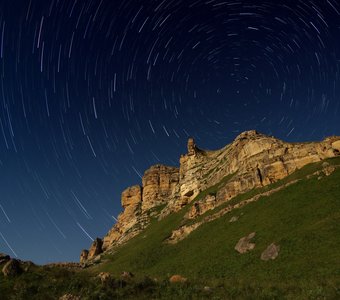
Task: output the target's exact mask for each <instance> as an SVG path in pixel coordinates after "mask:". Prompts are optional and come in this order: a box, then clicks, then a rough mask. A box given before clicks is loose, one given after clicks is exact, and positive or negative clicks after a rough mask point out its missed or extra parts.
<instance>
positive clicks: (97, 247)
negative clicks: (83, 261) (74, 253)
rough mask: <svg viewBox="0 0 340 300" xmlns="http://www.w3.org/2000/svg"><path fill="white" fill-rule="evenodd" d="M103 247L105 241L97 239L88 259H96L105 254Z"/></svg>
mask: <svg viewBox="0 0 340 300" xmlns="http://www.w3.org/2000/svg"><path fill="white" fill-rule="evenodd" d="M102 247H103V241H102V240H101V239H100V238H96V239H95V240H94V241H93V243H92V245H91V248H90V250H89V252H88V256H87V259H94V258H95V257H97V256H98V255H99V254H101V253H103V248H102ZM84 254H85V253H84Z"/></svg>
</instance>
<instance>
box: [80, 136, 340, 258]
mask: <svg viewBox="0 0 340 300" xmlns="http://www.w3.org/2000/svg"><path fill="white" fill-rule="evenodd" d="M336 156H340V137H335V136H334V137H329V138H326V139H325V140H323V141H321V142H310V143H287V142H284V141H281V140H279V139H276V138H274V137H271V136H266V135H263V134H261V133H258V132H256V131H254V130H252V131H247V132H243V133H241V134H240V135H239V136H237V137H236V139H235V140H234V141H233V142H232V143H231V144H229V145H227V146H225V147H224V148H222V149H220V150H216V151H206V150H201V149H199V148H198V147H197V146H196V144H195V141H194V139H192V138H190V139H189V140H188V144H187V154H185V155H182V156H181V158H180V166H179V168H176V167H169V166H163V165H155V166H152V167H151V168H150V169H148V170H147V171H145V173H144V176H143V178H142V186H139V185H136V186H132V187H129V188H127V189H126V190H125V191H123V193H122V196H121V203H122V206H123V209H124V210H123V212H122V213H121V214H120V215H119V217H118V221H117V223H116V224H115V225H114V226H113V228H112V229H111V230H110V231H109V232H108V234H107V235H106V236H105V237H104V238H103V243H102V245H101V250H102V251H104V252H105V251H108V250H110V249H111V248H113V247H114V246H116V245H119V244H122V243H124V242H126V241H128V240H129V239H131V238H132V237H134V236H136V235H137V234H139V233H140V232H141V231H143V229H144V228H145V227H147V226H148V224H149V223H150V220H151V218H159V219H161V218H164V217H165V216H167V215H168V214H170V213H172V212H176V211H178V210H180V209H182V208H183V207H184V206H186V205H187V204H189V203H191V202H193V201H194V202H195V203H194V204H193V206H192V207H191V209H190V210H189V212H188V213H187V214H186V218H189V219H195V218H197V217H198V216H200V215H203V214H205V213H206V212H207V211H208V210H211V209H214V208H215V207H217V206H219V205H221V204H223V203H225V202H227V201H229V200H231V199H232V198H234V197H235V196H237V195H239V194H241V193H245V192H247V191H249V190H251V189H254V188H258V187H263V186H266V185H269V184H271V183H274V182H276V181H278V180H281V179H283V178H285V177H286V176H288V175H290V174H292V173H293V172H294V171H296V170H297V169H300V168H302V167H303V166H305V165H307V164H310V163H314V162H319V161H322V160H325V159H327V158H332V157H336ZM333 171H334V168H333V167H332V166H326V165H325V166H324V174H325V175H330V174H331V173H332V172H333ZM212 187H214V189H213V191H212V192H211V193H208V194H207V196H206V197H203V198H202V197H200V199H199V200H196V199H195V198H196V197H197V196H198V195H199V194H200V193H201V192H202V191H205V190H207V189H208V188H210V189H211V188H212ZM198 226H199V225H196V224H193V225H191V227H192V228H188V227H185V226H183V227H181V228H179V229H178V230H176V231H174V232H173V236H172V237H170V238H169V242H171V241H175V240H177V241H178V240H181V239H182V238H183V236H186V235H187V234H189V232H191V231H192V229H193V228H197V227H198ZM189 229H190V230H191V231H190V230H189ZM181 234H182V235H183V236H180V235H181ZM172 238H173V239H172ZM99 244H100V241H99V240H97V245H99ZM92 248H93V247H92ZM92 248H91V249H92ZM97 250H98V249H97ZM93 253H94V254H93V255H92V253H91V250H90V252H89V253H88V254H86V253H85V252H83V254H82V256H81V260H82V262H84V261H86V260H88V259H90V260H91V259H93V258H94V256H95V255H98V254H99V253H98V251H94V252H93Z"/></svg>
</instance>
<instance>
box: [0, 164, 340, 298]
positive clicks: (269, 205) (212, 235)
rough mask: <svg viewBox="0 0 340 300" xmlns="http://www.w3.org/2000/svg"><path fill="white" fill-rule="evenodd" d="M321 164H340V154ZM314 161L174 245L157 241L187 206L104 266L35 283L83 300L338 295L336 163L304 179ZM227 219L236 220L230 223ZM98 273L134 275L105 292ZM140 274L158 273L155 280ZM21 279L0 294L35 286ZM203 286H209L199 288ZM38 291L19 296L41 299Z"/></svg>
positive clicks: (1, 287)
mask: <svg viewBox="0 0 340 300" xmlns="http://www.w3.org/2000/svg"><path fill="white" fill-rule="evenodd" d="M328 162H329V163H330V164H334V165H340V158H336V159H331V160H328ZM321 165H322V163H317V164H312V165H309V166H306V167H305V168H303V169H301V170H299V171H297V172H296V173H294V174H293V175H291V176H290V177H289V178H286V179H285V180H283V181H281V182H278V183H275V184H273V185H272V186H268V187H265V188H262V189H258V190H254V191H251V192H249V193H246V194H244V195H240V196H239V197H237V198H236V199H234V200H232V201H233V202H234V203H235V202H238V201H241V200H244V199H247V198H249V197H251V196H253V195H255V194H257V193H259V192H263V191H268V190H270V189H272V188H275V187H278V186H280V185H283V184H284V183H287V182H289V181H290V180H295V179H300V181H298V182H297V183H295V184H292V185H290V186H288V187H286V188H284V189H282V190H280V191H278V192H276V193H274V194H272V195H271V196H268V197H261V198H260V199H259V200H258V201H256V202H253V203H250V204H248V205H246V206H244V207H242V208H240V209H236V210H234V211H232V212H231V213H229V214H226V215H224V216H223V217H221V218H219V219H217V220H215V221H212V222H210V223H206V224H203V225H202V226H200V227H199V228H198V229H197V230H195V231H193V232H192V233H191V234H190V235H189V236H188V237H187V238H186V239H184V240H182V241H180V242H179V243H177V244H175V245H169V244H166V243H164V240H166V239H167V238H168V237H169V236H170V235H171V232H172V230H174V229H177V228H178V227H179V226H181V225H182V224H183V216H184V214H185V213H186V211H187V210H188V209H189V207H186V208H184V209H183V210H182V211H180V212H178V213H175V214H172V215H169V216H168V217H166V218H165V219H163V220H161V221H157V220H153V222H152V223H151V225H150V226H149V227H148V228H147V229H146V230H145V231H144V232H143V233H141V234H140V235H139V236H137V237H135V238H134V239H132V240H130V241H129V242H128V243H127V244H125V245H122V246H120V247H117V248H116V249H114V253H113V254H107V255H105V256H104V257H103V258H102V261H103V263H101V264H99V265H96V266H95V267H92V268H90V269H88V270H86V271H85V273H84V271H82V272H80V273H67V274H66V275H65V278H69V279H68V280H67V282H66V283H65V282H64V281H63V280H61V279H60V278H59V277H58V276H57V279H53V276H54V275H53V274H52V275H51V274H49V275H48V276H46V278H45V279H44V276H40V277H39V278H40V279H39V281H40V284H41V285H42V286H44V284H45V283H44V282H51V281H52V282H53V280H54V281H55V282H56V284H55V285H56V286H57V287H58V288H57V291H56V292H55V293H54V294H53V295H60V294H61V293H62V292H63V293H67V292H69V291H72V292H73V293H75V294H78V295H82V299H115V298H124V299H175V298H176V299H206V298H207V299H208V298H210V299H211V298H212V299H339V298H340V251H339V247H340V168H338V169H337V170H336V171H335V172H334V173H333V174H332V175H330V176H328V177H326V176H322V178H321V179H320V178H318V177H319V175H315V176H311V177H310V178H307V175H308V174H312V173H314V172H315V171H317V170H319V169H322V167H321ZM221 208H223V206H221V207H220V208H217V209H215V211H213V212H216V211H218V210H219V209H221ZM213 212H209V213H208V214H211V213H213ZM233 216H238V217H239V219H238V221H236V222H234V223H230V222H229V220H230V219H231V217H233ZM251 232H256V236H255V238H254V240H253V241H254V242H255V244H256V246H255V249H254V250H252V251H250V252H248V253H245V254H239V253H238V252H236V251H235V250H234V247H235V245H236V243H237V242H238V240H239V239H240V238H241V237H244V236H246V235H248V234H249V233H251ZM273 242H275V243H276V244H278V245H280V248H281V250H280V253H279V256H278V257H277V259H276V260H273V261H262V260H261V259H260V256H261V253H262V252H263V251H264V250H265V249H266V247H267V246H268V245H269V244H271V243H273ZM102 271H106V272H110V273H111V274H112V275H113V276H115V277H116V278H118V276H119V274H120V273H121V272H122V271H130V272H132V273H134V274H136V279H135V281H134V283H133V284H132V285H130V286H129V285H128V286H127V287H125V288H122V289H119V288H118V289H117V288H116V289H114V290H112V289H111V290H108V289H107V287H101V286H100V285H98V284H99V283H98V280H97V281H94V280H93V279H91V278H93V277H94V276H95V275H96V274H98V273H99V272H102ZM37 272H38V271H37ZM56 272H57V271H56ZM58 272H60V271H58ZM85 274H86V275H85ZM173 274H181V275H183V276H185V277H187V278H188V283H186V284H182V285H171V284H169V283H168V282H167V281H166V280H167V278H169V277H170V276H171V275H173ZM22 276H27V277H29V276H31V277H32V276H33V275H32V274H31V275H28V274H27V275H22ZM34 276H38V275H34ZM34 276H33V277H34ZM145 276H149V277H151V278H157V282H156V283H155V282H154V281H152V280H149V279H145ZM23 278H24V277H21V278H20V277H19V278H17V279H5V278H3V277H2V275H0V299H16V298H10V297H8V298H6V297H5V296H3V298H1V295H8V294H9V293H10V292H13V288H14V286H15V284H17V285H18V283H17V282H19V281H20V280H21V281H24V282H25V284H26V285H28V286H30V288H31V289H33V290H34V289H36V287H35V280H34V279H32V278H31V279H30V278H28V279H23ZM63 282H64V283H63ZM45 285H46V286H48V283H46V284H45ZM204 286H209V287H210V290H209V291H206V290H204V289H203V287H204ZM19 290H20V289H19ZM6 291H7V292H6ZM91 291H93V293H92V295H91ZM44 293H48V288H46V289H45V290H44V288H41V293H40V294H41V295H43V294H44ZM38 294H39V293H36V294H31V298H24V297H22V298H18V299H43V298H39V297H38V296H36V295H38ZM32 295H34V296H32ZM35 297H36V298H35ZM46 299H54V298H53V297H52V298H46Z"/></svg>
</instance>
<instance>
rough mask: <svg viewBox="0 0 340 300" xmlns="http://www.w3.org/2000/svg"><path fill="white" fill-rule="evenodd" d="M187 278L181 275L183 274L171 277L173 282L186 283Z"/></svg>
mask: <svg viewBox="0 0 340 300" xmlns="http://www.w3.org/2000/svg"><path fill="white" fill-rule="evenodd" d="M187 280H188V279H187V278H185V277H183V276H181V275H172V276H171V277H170V279H169V281H170V282H171V283H184V282H187Z"/></svg>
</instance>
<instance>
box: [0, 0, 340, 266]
mask: <svg viewBox="0 0 340 300" xmlns="http://www.w3.org/2000/svg"><path fill="white" fill-rule="evenodd" d="M339 36H340V3H339V2H338V1H336V0H325V1H320V0H317V1H316V0H315V1H313V0H304V1H301V0H294V1H288V0H286V1H283V0H278V1H254V0H244V1H237V0H235V1H218V0H210V1H200V0H195V1H193V0H186V1H178V0H162V1H160V0H148V1H138V0H133V1H132V0H122V1H115V0H114V1H109V0H46V1H38V0H30V1H29V0H26V1H24V0H22V1H20V0H17V1H9V0H1V1H0V89H1V90H0V252H5V253H8V254H10V255H12V256H18V257H19V258H21V259H27V260H33V261H34V262H36V263H46V262H51V261H77V260H78V257H79V253H80V251H81V249H83V248H88V246H89V245H90V243H91V241H92V240H93V239H94V238H95V237H96V236H103V235H105V233H106V232H107V231H108V230H109V229H110V228H111V227H112V225H113V224H114V223H115V220H116V217H117V215H118V214H119V212H120V211H121V206H120V193H121V191H122V190H123V189H124V188H126V187H127V186H129V185H134V184H138V183H139V182H140V181H141V177H142V175H143V172H144V171H145V169H147V168H148V167H149V166H151V165H152V164H156V163H164V164H170V165H178V159H179V156H180V154H181V153H185V152H186V140H187V138H188V137H189V136H193V137H195V139H196V140H197V143H198V144H199V145H200V146H201V147H203V148H208V149H217V148H219V147H222V146H224V145H226V144H227V143H229V142H230V141H231V140H232V139H233V138H234V137H235V136H236V135H237V134H238V133H240V132H242V131H244V130H249V129H256V130H258V131H260V132H263V133H266V134H269V135H275V136H276V137H278V138H281V139H284V140H287V141H307V140H318V139H322V138H324V137H325V136H329V135H335V134H338V135H339V134H340V122H339V119H340V111H339V109H340V108H339V105H340V98H339V97H340V73H339V64H340V40H339Z"/></svg>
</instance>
